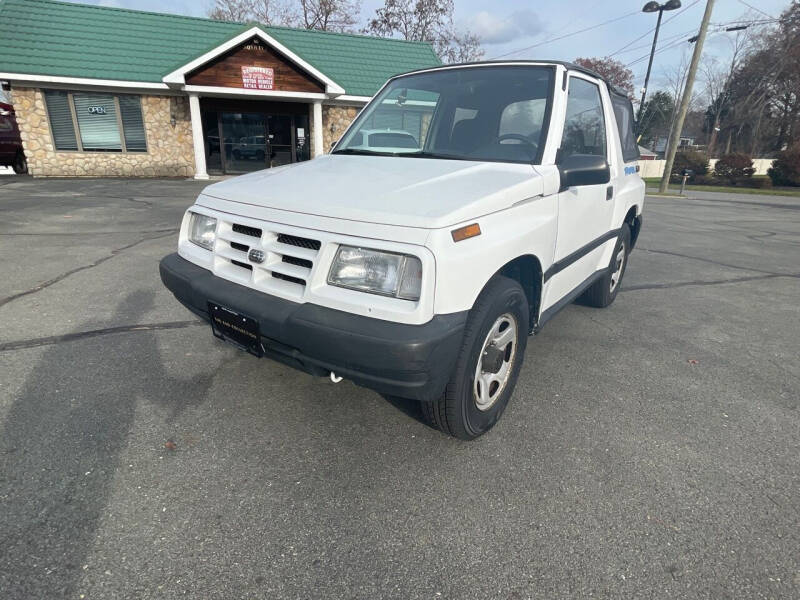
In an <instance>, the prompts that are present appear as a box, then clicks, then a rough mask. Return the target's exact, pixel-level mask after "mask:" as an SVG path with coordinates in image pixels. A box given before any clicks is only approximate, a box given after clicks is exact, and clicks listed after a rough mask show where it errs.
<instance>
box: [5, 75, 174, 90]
mask: <svg viewBox="0 0 800 600" xmlns="http://www.w3.org/2000/svg"><path fill="white" fill-rule="evenodd" d="M0 79H5V80H8V81H10V82H11V83H14V82H15V81H20V82H24V83H60V84H64V85H81V86H95V87H111V88H135V89H140V90H165V91H168V90H169V89H170V88H169V86H168V85H167V84H165V83H154V82H150V81H127V80H123V79H94V78H91V77H62V76H61V75H34V74H30V73H0Z"/></svg>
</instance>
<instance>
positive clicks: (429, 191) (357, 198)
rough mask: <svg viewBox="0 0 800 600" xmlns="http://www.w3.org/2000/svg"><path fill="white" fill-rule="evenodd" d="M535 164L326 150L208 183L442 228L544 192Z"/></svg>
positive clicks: (257, 201) (269, 200)
mask: <svg viewBox="0 0 800 600" xmlns="http://www.w3.org/2000/svg"><path fill="white" fill-rule="evenodd" d="M542 189H543V183H542V178H541V177H540V176H539V174H538V173H537V172H536V170H535V169H534V168H533V167H532V166H531V165H523V164H513V163H499V162H474V161H462V160H441V159H428V158H403V157H395V156H391V157H387V156H342V155H339V156H337V155H326V156H320V157H318V158H315V159H314V160H311V161H307V162H301V163H295V164H292V165H287V166H284V167H277V168H273V169H267V170H264V171H258V172H255V173H249V174H247V175H243V176H241V177H236V178H233V179H228V180H226V181H221V182H219V183H215V184H213V185H210V186H209V187H207V188H206V189H205V190H204V191H203V194H205V195H206V196H211V197H214V198H219V199H222V200H229V201H233V202H241V203H244V204H251V205H254V206H259V207H266V208H273V209H278V210H286V211H292V212H296V213H302V214H309V215H318V216H324V217H333V218H337V219H346V220H351V221H362V222H368V223H379V224H383V225H399V226H404V227H420V228H423V229H437V228H440V227H447V226H450V225H454V224H457V223H462V222H464V221H467V220H470V219H476V218H478V217H480V216H483V215H486V214H489V213H492V212H496V211H498V210H503V209H505V208H508V207H510V206H511V205H513V204H514V203H516V202H519V201H520V200H525V199H527V198H531V197H534V196H537V195H539V194H541V193H542Z"/></svg>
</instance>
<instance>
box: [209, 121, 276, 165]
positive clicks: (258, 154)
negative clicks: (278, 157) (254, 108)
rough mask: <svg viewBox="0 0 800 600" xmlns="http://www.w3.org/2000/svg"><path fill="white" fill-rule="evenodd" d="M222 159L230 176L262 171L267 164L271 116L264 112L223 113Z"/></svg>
mask: <svg viewBox="0 0 800 600" xmlns="http://www.w3.org/2000/svg"><path fill="white" fill-rule="evenodd" d="M220 122H221V125H222V133H223V140H222V142H223V143H222V146H223V148H222V150H223V153H222V158H223V162H224V171H225V172H226V173H245V172H248V171H258V170H259V169H263V168H264V167H265V166H266V165H267V160H266V159H267V156H268V154H269V152H268V149H269V144H268V142H267V116H266V115H264V114H260V113H227V112H224V113H222V116H221V118H220Z"/></svg>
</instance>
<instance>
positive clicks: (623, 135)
mask: <svg viewBox="0 0 800 600" xmlns="http://www.w3.org/2000/svg"><path fill="white" fill-rule="evenodd" d="M611 106H613V107H614V117H616V121H617V131H619V139H620V142H621V144H622V160H624V161H625V162H631V161H634V160H639V146H638V145H637V144H636V136H635V135H634V132H633V124H634V120H633V105H632V104H631V101H630V98H628V97H626V96H620V95H617V94H613V93H612V94H611Z"/></svg>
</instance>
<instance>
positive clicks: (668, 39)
mask: <svg viewBox="0 0 800 600" xmlns="http://www.w3.org/2000/svg"><path fill="white" fill-rule="evenodd" d="M695 31H697V29H696V28H693V29H687V30H686V31H681V32H680V33H676V34H673V35H669V36H667V37H665V38H663V39H659V43H664V42H671V41H673V40H676V39H678V38H684V37H686V36H687V35H689V34H690V33H694V32H695ZM651 45H652V44H651V42H647V43H646V44H640V45H639V46H634V47H633V48H628V49H627V50H623V51H621V52H620V51H617V52H615V53H614V54H627V53H628V52H633V51H634V50H641V49H642V48H649V47H650V46H651ZM659 45H660V44H659ZM614 54H611V55H609V57H611V56H614ZM648 56H649V55H648Z"/></svg>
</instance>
